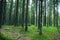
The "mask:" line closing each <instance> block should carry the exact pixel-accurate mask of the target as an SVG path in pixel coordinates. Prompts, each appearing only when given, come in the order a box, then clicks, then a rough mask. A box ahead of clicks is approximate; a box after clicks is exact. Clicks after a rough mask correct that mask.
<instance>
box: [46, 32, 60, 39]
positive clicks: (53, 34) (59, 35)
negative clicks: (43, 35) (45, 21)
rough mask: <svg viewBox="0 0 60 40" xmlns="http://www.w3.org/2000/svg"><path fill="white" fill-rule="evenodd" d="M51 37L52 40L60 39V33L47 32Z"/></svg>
mask: <svg viewBox="0 0 60 40" xmlns="http://www.w3.org/2000/svg"><path fill="white" fill-rule="evenodd" d="M47 34H48V35H49V36H50V37H53V39H52V40H60V34H59V33H50V32H48V33H47Z"/></svg>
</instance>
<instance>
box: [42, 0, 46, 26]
mask: <svg viewBox="0 0 60 40" xmlns="http://www.w3.org/2000/svg"><path fill="white" fill-rule="evenodd" d="M44 4H45V6H44V7H45V8H44V24H43V25H44V26H46V0H44Z"/></svg>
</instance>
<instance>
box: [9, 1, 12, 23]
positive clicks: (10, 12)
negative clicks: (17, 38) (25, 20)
mask: <svg viewBox="0 0 60 40" xmlns="http://www.w3.org/2000/svg"><path fill="white" fill-rule="evenodd" d="M12 8H13V0H11V4H10V11H9V24H12V23H11V14H12Z"/></svg>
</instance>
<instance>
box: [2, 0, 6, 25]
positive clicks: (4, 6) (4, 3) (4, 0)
mask: <svg viewBox="0 0 60 40" xmlns="http://www.w3.org/2000/svg"><path fill="white" fill-rule="evenodd" d="M5 18H6V0H3V14H2V24H4V23H5V21H6V19H5Z"/></svg>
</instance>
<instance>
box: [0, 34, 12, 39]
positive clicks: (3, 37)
mask: <svg viewBox="0 0 60 40" xmlns="http://www.w3.org/2000/svg"><path fill="white" fill-rule="evenodd" d="M0 40H12V39H11V38H10V37H8V36H5V35H4V34H2V33H0Z"/></svg>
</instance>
